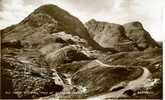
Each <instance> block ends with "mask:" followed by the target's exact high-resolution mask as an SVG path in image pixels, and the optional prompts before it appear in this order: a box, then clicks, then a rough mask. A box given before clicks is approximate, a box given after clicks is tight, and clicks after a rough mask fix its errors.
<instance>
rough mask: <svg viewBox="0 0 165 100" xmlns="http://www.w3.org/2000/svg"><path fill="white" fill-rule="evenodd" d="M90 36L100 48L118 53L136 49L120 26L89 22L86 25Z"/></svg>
mask: <svg viewBox="0 0 165 100" xmlns="http://www.w3.org/2000/svg"><path fill="white" fill-rule="evenodd" d="M86 27H87V29H88V31H89V33H90V36H91V37H92V38H93V39H94V40H95V41H97V43H99V44H100V45H101V46H103V47H106V48H115V49H116V50H118V51H133V50H136V49H137V47H136V45H135V43H134V42H133V41H131V40H130V39H129V38H128V37H127V36H126V34H125V33H126V32H125V29H124V27H123V26H122V25H119V24H114V23H108V22H100V21H96V20H90V21H89V22H87V23H86Z"/></svg>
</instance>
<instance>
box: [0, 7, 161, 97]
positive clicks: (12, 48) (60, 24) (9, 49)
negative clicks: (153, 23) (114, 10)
mask: <svg viewBox="0 0 165 100" xmlns="http://www.w3.org/2000/svg"><path fill="white" fill-rule="evenodd" d="M0 33H1V53H2V54H1V91H2V92H1V98H3V99H25V98H26V99H27V98H30V99H53V98H61V99H77V98H79V99H98V98H100V99H106V98H124V99H129V98H131V99H137V98H141V99H161V98H162V42H157V41H155V40H154V39H153V38H152V37H151V36H150V34H149V33H148V32H147V31H146V30H145V29H144V28H143V26H142V23H140V22H137V21H135V22H130V23H127V24H124V25H119V24H114V23H108V22H101V21H96V20H94V19H92V20H90V21H88V22H87V23H85V25H84V24H83V23H82V22H81V21H80V20H79V19H78V18H76V17H74V16H72V15H71V14H69V13H68V12H66V11H65V10H63V9H61V8H59V7H57V6H55V5H43V6H41V7H39V8H38V9H36V10H35V11H34V12H32V13H31V14H30V15H29V16H28V17H26V18H25V19H24V20H23V21H21V22H20V23H18V24H16V25H12V26H10V27H7V28H5V29H3V30H1V31H0Z"/></svg>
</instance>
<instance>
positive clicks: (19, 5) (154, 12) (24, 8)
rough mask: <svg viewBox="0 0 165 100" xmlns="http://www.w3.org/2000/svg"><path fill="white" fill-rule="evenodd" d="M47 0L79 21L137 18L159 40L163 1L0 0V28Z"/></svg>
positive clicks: (163, 23) (164, 22) (120, 21)
mask: <svg viewBox="0 0 165 100" xmlns="http://www.w3.org/2000/svg"><path fill="white" fill-rule="evenodd" d="M48 3H51V4H55V5H57V6H59V7H61V8H63V9H65V10H66V11H68V12H69V13H71V14H72V15H74V16H76V17H78V18H79V19H80V20H81V21H82V22H83V23H85V22H87V21H88V20H90V19H93V18H94V19H96V20H98V21H107V22H110V23H117V24H124V23H127V22H131V21H140V22H141V23H142V24H143V26H144V28H145V29H146V30H147V31H148V32H149V33H150V34H151V36H152V37H153V38H154V39H156V40H158V41H162V40H163V34H164V33H165V29H163V27H165V19H164V18H165V0H0V29H3V28H5V27H7V26H10V25H12V24H16V23H19V22H20V21H21V20H23V19H24V18H25V17H26V16H28V15H29V14H30V13H31V12H33V11H34V10H35V9H36V8H38V7H39V6H41V5H43V4H48Z"/></svg>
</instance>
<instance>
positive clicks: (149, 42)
mask: <svg viewBox="0 0 165 100" xmlns="http://www.w3.org/2000/svg"><path fill="white" fill-rule="evenodd" d="M123 26H124V28H125V31H126V35H127V36H128V37H129V38H130V39H131V40H132V41H134V42H136V44H137V46H138V47H139V48H140V49H141V50H144V49H147V48H156V47H160V46H159V45H158V43H157V42H156V41H155V40H154V39H153V38H152V37H151V36H150V34H149V33H148V32H147V31H146V30H145V29H144V28H143V26H142V24H141V23H140V22H130V23H127V24H124V25H123Z"/></svg>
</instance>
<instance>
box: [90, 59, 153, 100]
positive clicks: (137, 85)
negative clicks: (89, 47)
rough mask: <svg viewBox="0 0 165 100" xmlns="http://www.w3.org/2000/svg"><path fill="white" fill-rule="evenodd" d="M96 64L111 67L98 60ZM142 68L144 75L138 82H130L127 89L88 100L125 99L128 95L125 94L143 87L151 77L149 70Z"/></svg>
mask: <svg viewBox="0 0 165 100" xmlns="http://www.w3.org/2000/svg"><path fill="white" fill-rule="evenodd" d="M96 62H97V63H99V64H101V65H103V66H107V67H110V66H109V65H107V64H104V63H102V62H101V61H99V60H96ZM141 68H142V69H143V74H142V75H141V76H140V77H139V78H137V79H136V80H132V81H130V82H129V83H128V85H127V86H126V87H125V88H123V89H121V90H118V91H114V92H109V93H105V94H101V95H96V96H92V97H89V98H88V100H103V99H106V98H117V97H125V96H126V95H124V94H123V93H124V92H125V91H126V90H129V89H135V88H140V87H143V86H144V83H145V81H146V80H147V79H148V78H149V77H150V76H151V73H150V72H149V70H148V69H147V68H145V67H141Z"/></svg>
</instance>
